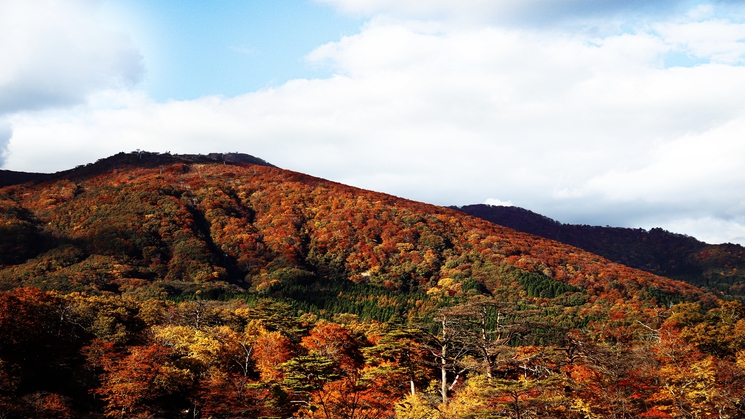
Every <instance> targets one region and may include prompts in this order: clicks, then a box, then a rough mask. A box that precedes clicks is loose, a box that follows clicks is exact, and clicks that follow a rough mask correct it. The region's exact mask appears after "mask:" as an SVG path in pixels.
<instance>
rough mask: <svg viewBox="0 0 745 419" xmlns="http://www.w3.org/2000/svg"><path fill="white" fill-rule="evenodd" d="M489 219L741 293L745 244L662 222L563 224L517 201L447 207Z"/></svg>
mask: <svg viewBox="0 0 745 419" xmlns="http://www.w3.org/2000/svg"><path fill="white" fill-rule="evenodd" d="M452 208H454V209H457V210H459V211H461V212H464V213H466V214H469V215H473V216H475V217H479V218H481V219H484V220H487V221H490V222H492V223H495V224H498V225H501V226H505V227H510V228H514V229H515V230H518V231H523V232H526V233H530V234H535V235H538V236H541V237H545V238H548V239H551V240H556V241H560V242H562V243H566V244H570V245H572V246H577V247H579V248H581V249H584V250H587V251H589V252H592V253H596V254H598V255H601V256H603V257H605V258H608V259H610V260H612V261H614V262H618V263H622V264H624V265H627V266H630V267H633V268H637V269H642V270H645V271H647V272H652V273H654V274H657V275H662V276H666V277H668V278H673V279H677V280H680V281H685V282H688V283H689V284H693V285H696V286H698V287H701V288H704V289H707V290H710V291H714V292H719V293H721V294H724V295H728V296H732V297H737V298H740V299H742V298H744V297H745V248H744V247H742V246H740V245H737V244H731V243H726V244H719V245H712V244H707V243H704V242H701V241H699V240H696V239H695V238H693V237H690V236H686V235H682V234H675V233H671V232H668V231H665V230H663V229H661V228H653V229H651V230H649V231H646V230H644V229H631V228H619V227H598V226H589V225H574V224H562V223H560V222H558V221H555V220H552V219H550V218H548V217H545V216H543V215H540V214H536V213H534V212H532V211H529V210H526V209H523V208H518V207H503V206H491V205H484V204H478V205H466V206H462V207H452Z"/></svg>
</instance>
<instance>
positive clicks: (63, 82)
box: [0, 0, 144, 116]
mask: <svg viewBox="0 0 745 419" xmlns="http://www.w3.org/2000/svg"><path fill="white" fill-rule="evenodd" d="M99 3H100V2H99V1H96V0H64V1H60V0H4V1H2V2H0V57H2V65H0V116H2V114H7V113H12V112H17V111H25V110H35V109H44V108H47V107H54V106H69V105H74V104H79V103H83V102H84V101H85V100H86V99H87V98H88V96H89V95H91V94H93V93H95V92H97V91H99V90H100V89H105V88H111V87H117V86H119V87H122V86H131V85H133V84H135V83H137V82H138V81H139V80H140V78H141V77H142V75H143V71H144V70H143V65H142V57H141V56H140V54H139V53H138V51H137V50H136V49H135V48H134V47H133V46H132V45H131V44H130V42H129V39H128V38H127V37H126V36H124V35H122V34H118V33H113V32H110V31H108V30H107V29H106V28H105V27H104V25H103V24H102V23H101V22H100V21H99V20H97V17H96V12H97V8H98V6H99Z"/></svg>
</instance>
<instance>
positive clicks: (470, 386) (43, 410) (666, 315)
mask: <svg viewBox="0 0 745 419" xmlns="http://www.w3.org/2000/svg"><path fill="white" fill-rule="evenodd" d="M9 179H10V180H8V182H9V183H10V184H8V185H7V186H5V187H2V188H0V215H2V220H1V221H0V417H3V418H12V419H16V418H18V419H20V418H29V417H34V418H101V417H112V418H125V417H139V418H155V417H168V418H183V419H186V418H192V419H193V418H256V417H283V418H290V417H294V418H307V419H311V418H312V419H321V418H324V419H329V418H350V419H351V418H373V417H375V418H377V417H380V418H397V419H407V418H422V417H427V418H439V419H456V418H464V417H471V418H474V417H497V416H498V417H523V418H527V417H532V418H535V417H541V418H544V417H545V418H556V419H580V418H587V417H599V418H600V417H647V418H672V417H693V416H691V412H696V413H695V415H694V416H696V415H697V416H696V417H732V418H734V417H743V416H742V414H743V406H745V306H743V305H742V304H741V303H740V302H737V301H723V300H720V299H717V298H716V297H715V296H713V295H712V294H710V293H707V292H705V291H703V290H701V289H699V288H696V287H694V286H692V285H690V284H686V283H684V282H679V281H675V280H672V279H669V278H665V277H662V276H658V275H654V274H652V273H649V272H645V271H642V270H638V269H633V268H630V267H628V266H625V265H622V264H619V263H615V262H612V261H610V260H608V259H605V258H604V257H602V256H598V255H596V254H593V253H590V252H587V251H584V250H581V249H579V248H578V247H574V246H570V245H567V244H563V243H560V242H558V241H554V240H549V239H546V238H542V237H539V236H536V235H532V234H527V233H523V232H519V231H516V230H514V229H511V228H508V227H504V226H499V225H496V224H493V223H490V222H488V221H485V220H482V219H479V218H476V217H472V216H470V215H467V214H464V213H462V212H459V211H456V210H454V209H450V208H443V207H438V206H434V205H428V204H423V203H419V202H414V201H409V200H406V199H401V198H397V197H394V196H391V195H386V194H382V193H376V192H371V191H366V190H362V189H357V188H353V187H349V186H346V185H342V184H339V183H335V182H331V181H328V180H324V179H320V178H316V177H312V176H308V175H305V174H301V173H296V172H292V171H288V170H283V169H280V168H277V167H274V166H272V165H271V164H269V163H266V162H265V161H263V160H260V159H256V158H254V157H251V156H247V155H239V154H231V155H224V154H214V155H207V156H203V155H186V156H184V155H171V154H157V153H146V152H139V151H138V152H135V153H127V154H125V153H121V154H118V155H116V156H112V157H110V158H107V159H102V160H99V161H98V162H96V163H92V164H90V165H85V166H79V167H77V168H75V169H71V170H68V171H64V172H59V173H55V174H48V175H43V176H38V177H34V176H32V177H31V178H28V179H24V178H23V177H17V176H16V177H15V178H14V179H13V177H12V176H9ZM24 180H27V181H26V182H23V181H24ZM18 182H20V183H18Z"/></svg>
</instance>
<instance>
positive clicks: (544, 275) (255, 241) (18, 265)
mask: <svg viewBox="0 0 745 419" xmlns="http://www.w3.org/2000/svg"><path fill="white" fill-rule="evenodd" d="M126 157H127V158H126V159H120V162H119V163H118V164H117V165H114V164H112V162H111V161H109V162H107V165H106V166H105V167H99V166H96V165H92V166H87V167H84V168H81V169H80V170H78V171H68V172H66V173H64V175H60V176H57V177H55V178H54V179H55V180H51V181H44V182H41V183H27V184H21V185H13V186H8V187H5V188H2V189H0V208H2V210H1V211H2V214H3V220H2V225H1V227H0V228H1V229H2V232H1V233H2V237H3V239H2V241H1V242H0V247H2V248H0V255H1V256H0V264H2V269H1V270H0V284H1V286H2V288H4V289H9V288H14V287H17V286H21V285H34V286H38V287H41V288H43V289H57V290H60V291H74V290H85V291H88V292H105V291H109V292H115V293H140V294H153V295H164V294H168V295H177V294H182V293H192V292H194V291H195V290H197V289H199V290H215V289H220V290H224V291H231V292H243V291H248V292H255V293H268V294H276V293H281V292H282V290H285V289H287V288H288V287H289V286H293V287H298V286H299V287H312V286H318V284H325V283H333V282H338V281H353V282H355V283H358V284H364V285H367V286H370V287H375V288H381V289H386V290H390V291H395V292H421V293H427V294H428V295H430V296H433V295H443V296H469V295H471V296H472V295H487V296H488V295H494V296H498V297H499V298H502V299H507V300H514V301H519V300H520V299H523V300H525V299H528V300H531V301H533V302H535V301H544V302H547V303H552V304H557V305H559V306H565V307H573V306H576V307H592V306H593V304H596V303H598V302H604V303H605V304H607V305H610V306H612V305H613V304H616V303H621V302H623V303H624V304H629V303H633V304H639V305H641V306H652V305H656V304H667V303H670V302H674V301H679V300H699V299H702V298H703V299H707V298H710V297H708V296H707V295H706V294H704V293H703V292H702V291H700V290H699V289H698V288H695V287H693V286H690V285H687V284H684V283H681V282H676V281H672V280H669V279H666V278H662V277H659V276H655V275H653V274H650V273H647V272H643V271H640V270H636V269H631V268H628V267H626V266H623V265H620V264H616V263H612V262H609V261H608V260H606V259H604V258H602V257H600V256H597V255H594V254H591V253H588V252H585V251H582V250H580V249H578V248H575V247H571V246H568V245H565V244H561V243H559V242H555V241H551V240H547V239H543V238H540V237H537V236H532V235H529V234H525V233H520V232H517V231H515V230H512V229H509V228H505V227H501V226H497V225H494V224H492V223H489V222H487V221H483V220H480V219H476V218H473V217H470V216H467V215H465V214H462V213H460V212H457V211H454V210H451V209H447V208H442V207H437V206H433V205H427V204H423V203H418V202H413V201H409V200H405V199H401V198H397V197H393V196H390V195H385V194H381V193H376V192H370V191H365V190H361V189H357V188H352V187H349V186H345V185H341V184H338V183H334V182H330V181H326V180H323V179H319V178H315V177H311V176H307V175H303V174H299V173H295V172H291V171H287V170H282V169H278V168H275V167H270V166H266V165H257V164H245V163H233V162H222V161H220V162H218V161H206V162H198V161H180V162H175V163H174V162H171V163H167V161H164V162H161V163H163V164H139V160H138V159H137V158H136V154H131V155H126ZM314 284H315V285H314ZM641 306H640V307H641Z"/></svg>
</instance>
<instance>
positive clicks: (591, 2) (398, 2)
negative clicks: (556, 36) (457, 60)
mask: <svg viewBox="0 0 745 419" xmlns="http://www.w3.org/2000/svg"><path fill="white" fill-rule="evenodd" d="M315 1H316V2H318V3H321V4H327V5H330V6H333V7H335V8H336V9H337V10H339V11H341V12H343V13H348V14H352V15H356V16H374V15H378V14H386V15H391V16H398V17H403V18H424V19H430V18H436V19H442V18H447V19H456V20H467V21H470V22H473V21H481V22H493V23H494V22H499V23H502V24H505V23H513V24H514V23H520V24H525V23H530V22H532V23H543V24H545V23H547V22H555V21H560V20H565V19H569V20H577V19H579V18H587V17H597V16H605V17H607V16H615V15H618V14H620V13H635V14H650V13H651V14H668V13H672V12H678V11H680V10H682V9H684V8H685V7H687V6H689V5H690V1H686V0H626V1H605V0H500V1H494V0H459V1H451V0H315ZM716 3H718V4H727V3H738V1H736V0H735V1H717V2H716ZM699 9H700V8H699Z"/></svg>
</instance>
